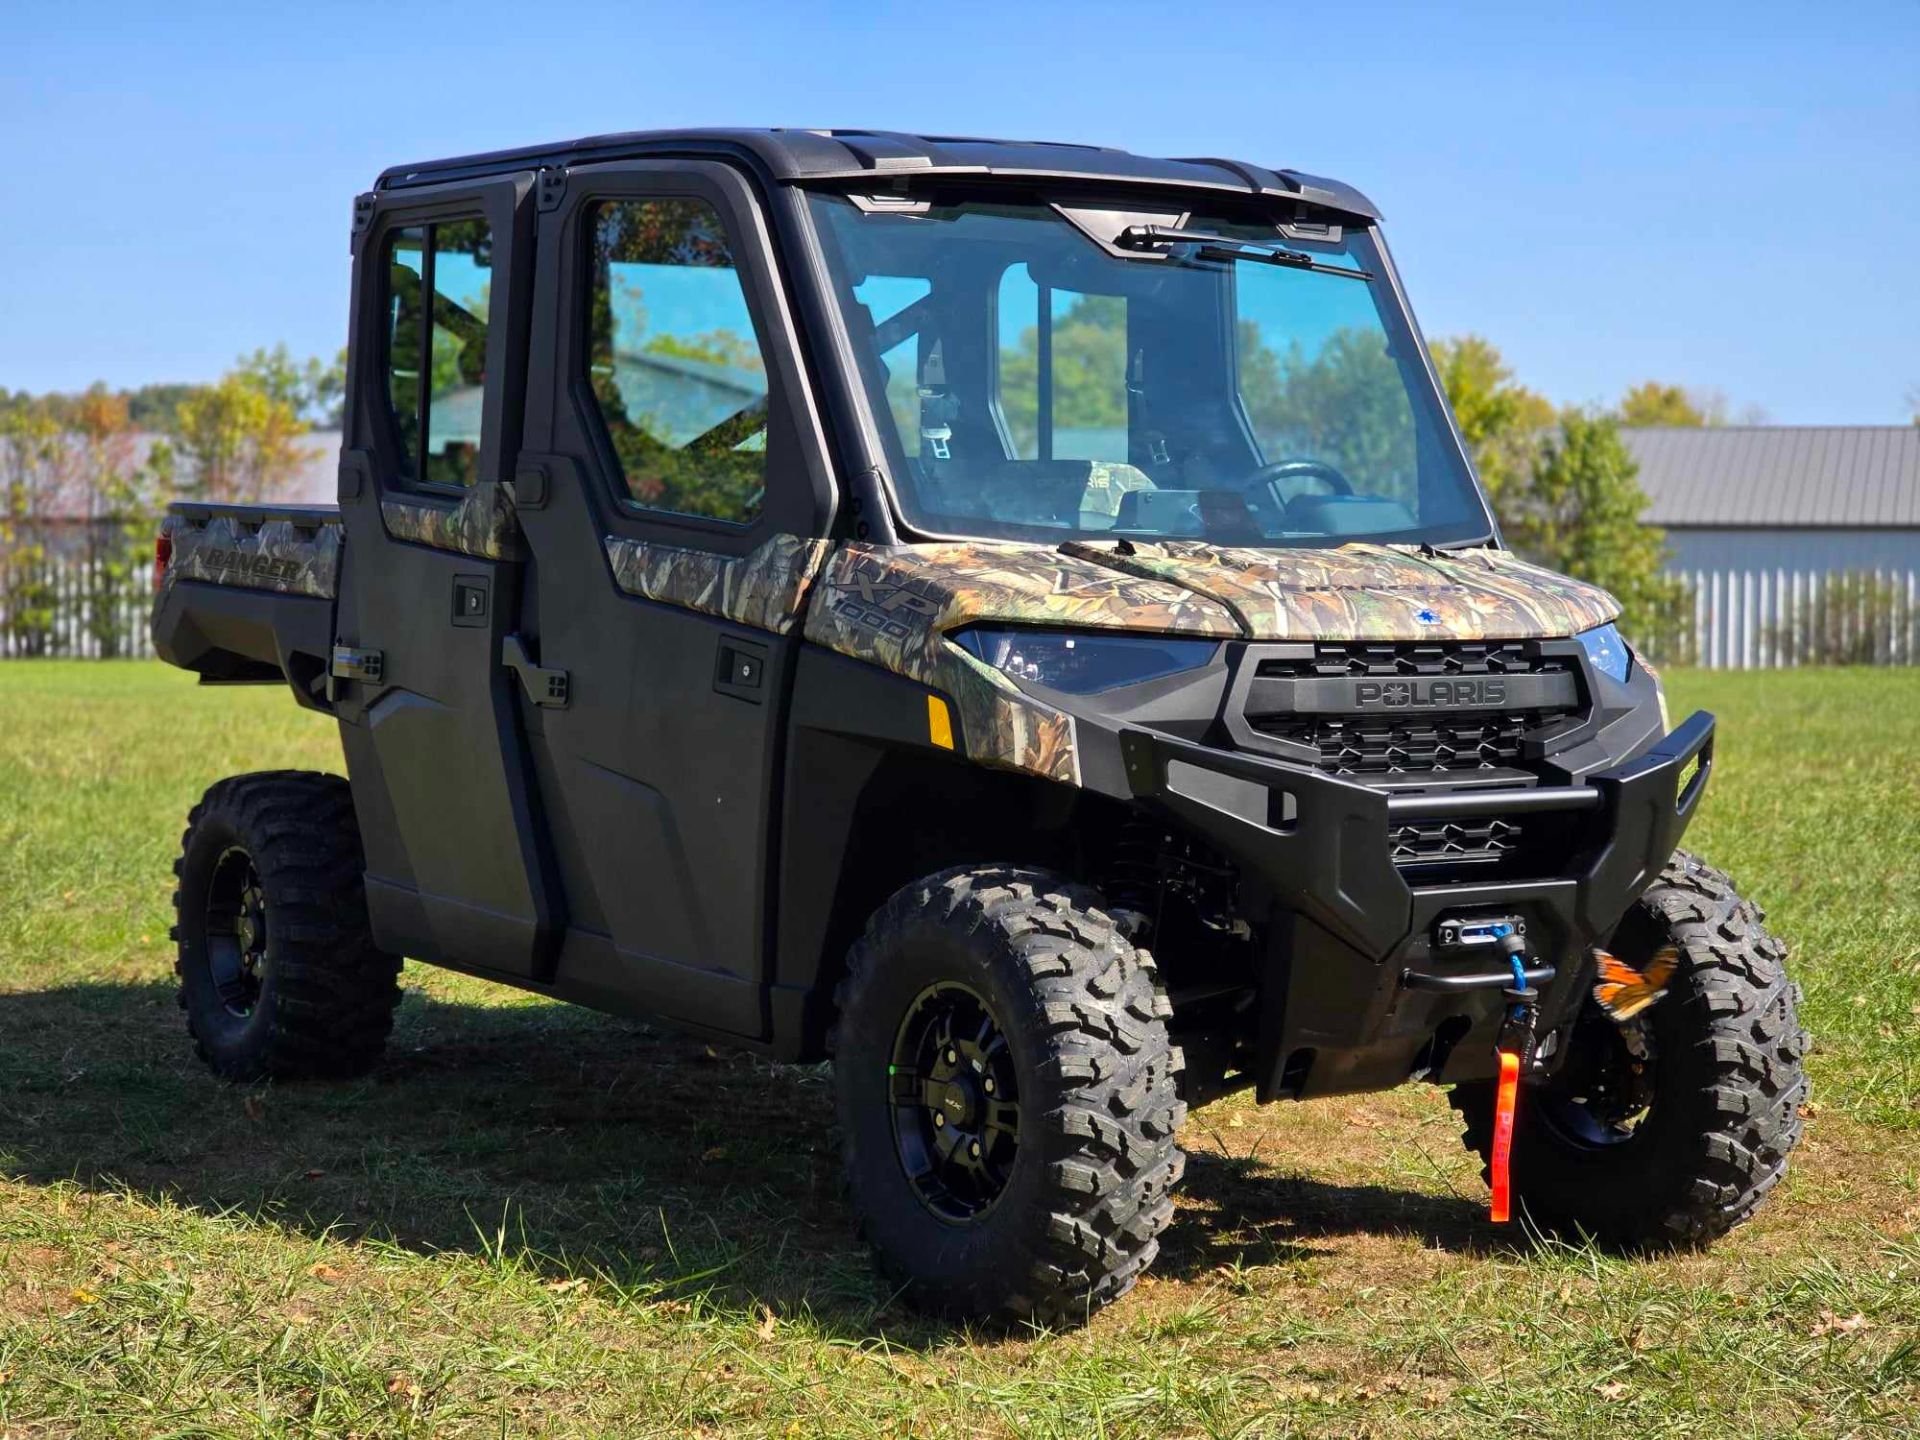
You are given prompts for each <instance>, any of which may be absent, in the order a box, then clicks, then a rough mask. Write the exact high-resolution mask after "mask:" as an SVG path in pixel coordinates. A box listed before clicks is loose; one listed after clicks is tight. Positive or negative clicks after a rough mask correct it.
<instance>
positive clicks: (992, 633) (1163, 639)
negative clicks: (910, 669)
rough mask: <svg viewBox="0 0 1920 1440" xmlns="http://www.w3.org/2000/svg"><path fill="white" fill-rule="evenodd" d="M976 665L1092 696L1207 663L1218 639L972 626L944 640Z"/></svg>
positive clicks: (1218, 644)
mask: <svg viewBox="0 0 1920 1440" xmlns="http://www.w3.org/2000/svg"><path fill="white" fill-rule="evenodd" d="M947 638H948V639H950V640H952V641H953V643H954V644H956V645H958V646H960V647H961V648H962V649H964V650H965V651H966V652H967V653H968V654H970V655H972V656H973V657H974V658H975V659H977V660H983V661H985V662H986V663H987V664H989V665H991V666H993V668H994V669H996V670H998V671H1000V672H1001V673H1002V674H1005V675H1010V676H1012V677H1013V678H1014V679H1015V680H1027V681H1031V682H1032V683H1033V684H1035V685H1045V686H1046V687H1047V688H1048V689H1050V690H1064V691H1065V692H1066V693H1067V694H1069V695H1091V694H1093V693H1094V692H1095V691H1096V690H1111V689H1113V687H1114V686H1116V685H1137V684H1139V683H1140V682H1141V681H1142V680H1157V679H1159V678H1160V677H1161V676H1162V675H1173V674H1177V673H1178V672H1180V671H1182V670H1193V669H1197V668H1198V667H1199V666H1202V665H1204V664H1206V663H1207V662H1208V661H1209V660H1211V659H1212V658H1213V655H1214V652H1215V651H1216V650H1218V649H1219V648H1220V642H1219V641H1217V640H1176V639H1173V638H1171V637H1167V636H1160V635H1067V634H1062V633H1060V632H1059V631H1056V630H1023V629H1019V628H1016V627H1012V626H1009V627H1005V628H1002V627H997V626H985V625H976V626H973V627H972V628H970V629H967V630H962V631H960V632H959V633H957V634H954V635H950V636H948V637H947Z"/></svg>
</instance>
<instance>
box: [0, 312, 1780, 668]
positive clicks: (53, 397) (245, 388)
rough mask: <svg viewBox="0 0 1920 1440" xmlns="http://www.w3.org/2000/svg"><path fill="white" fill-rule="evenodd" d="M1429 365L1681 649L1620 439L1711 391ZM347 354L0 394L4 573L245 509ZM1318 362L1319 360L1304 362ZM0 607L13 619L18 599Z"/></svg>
mask: <svg viewBox="0 0 1920 1440" xmlns="http://www.w3.org/2000/svg"><path fill="white" fill-rule="evenodd" d="M1101 318H1103V317H1099V316H1094V315H1087V316H1077V317H1076V316H1071V315H1070V316H1067V317H1063V319H1062V322H1061V324H1060V325H1059V326H1058V328H1057V329H1056V332H1055V336H1054V355H1055V365H1056V367H1058V374H1059V376H1064V377H1071V376H1072V375H1074V374H1078V373H1083V372H1084V373H1085V374H1086V375H1089V376H1093V375H1098V374H1102V373H1105V371H1106V369H1107V368H1110V367H1103V366H1102V365H1101V364H1100V363H1099V361H1100V359H1101V358H1102V357H1101V356H1099V355H1096V354H1092V353H1089V354H1088V355H1086V356H1082V357H1080V358H1079V360H1076V358H1075V356H1076V347H1077V346H1080V345H1085V346H1086V347H1089V348H1090V349H1092V348H1097V347H1100V346H1102V345H1110V344H1111V343H1112V341H1113V339H1114V337H1113V335H1112V334H1111V333H1110V332H1111V328H1112V327H1111V326H1108V325H1103V324H1100V323H1097V321H1098V320H1100V319H1101ZM1106 358H1111V357H1106ZM1433 358H1434V363H1435V367H1436V369H1437V371H1438V373H1439V376H1440V379H1441V382H1442V384H1443V385H1444V386H1445V389H1446V392H1447V396H1448V399H1449V400H1450V401H1451V403H1452V407H1453V411H1454V414H1455V416H1456V418H1457V420H1458V422H1459V425H1460V429H1461V433H1462V435H1463V436H1464V438H1465V440H1466V442H1467V445H1468V447H1469V449H1470V450H1471V452H1472V454H1473V458H1474V461H1475V464H1476V467H1477V468H1478V470H1479V474H1480V479H1481V482H1482V484H1483V485H1484V486H1485V487H1486V490H1487V493H1488V495H1489V497H1490V498H1491V500H1492V503H1493V506H1494V510H1495V512H1496V514H1497V515H1498V516H1499V518H1500V522H1501V527H1502V530H1503V532H1504V533H1505V536H1506V538H1507V542H1508V543H1509V544H1510V545H1512V546H1513V547H1514V548H1515V549H1516V550H1518V551H1519V552H1520V553H1522V554H1523V555H1526V556H1527V557H1528V558H1530V559H1533V560H1536V561H1538V562H1539V563H1541V564H1543V565H1546V566H1548V567H1550V568H1552V569H1555V570H1559V571H1563V572H1565V573H1568V574H1571V575H1575V576H1578V577H1579V578H1581V579H1585V580H1591V581H1593V582H1594V583H1596V584H1600V585H1603V586H1605V587H1606V588H1607V589H1609V590H1611V591H1612V592H1613V593H1614V594H1615V595H1617V596H1618V597H1619V599H1620V601H1621V603H1622V604H1623V605H1624V606H1625V609H1626V619H1625V623H1626V625H1627V626H1628V627H1629V629H1630V632H1631V633H1633V634H1634V635H1636V636H1637V637H1639V638H1641V639H1642V640H1643V641H1644V642H1645V643H1647V644H1648V645H1650V646H1651V647H1652V648H1653V649H1654V650H1655V651H1656V653H1666V654H1669V655H1672V654H1684V649H1685V635H1686V632H1687V630H1688V628H1689V627H1690V620H1691V608H1692V603H1691V597H1690V596H1688V595H1687V594H1686V593H1685V591H1684V588H1683V586H1682V584H1681V582H1679V581H1678V580H1676V579H1675V578H1673V577H1671V576H1669V575H1667V574H1665V573H1663V564H1664V561H1665V559H1666V545H1665V537H1664V534H1663V533H1662V532H1661V531H1660V530H1659V529H1658V528H1657V527H1655V526H1652V525H1649V524H1648V523H1646V521H1645V519H1644V516H1645V513H1646V510H1647V506H1648V500H1647V496H1646V494H1645V492H1644V491H1643V490H1642V489H1641V488H1640V485H1639V481H1638V478H1637V466H1636V465H1635V463H1634V460H1633V457H1632V455H1631V453H1630V452H1629V451H1628V450H1627V448H1626V446H1625V444H1624V443H1623V441H1622V439H1621V435H1620V430H1621V428H1622V427H1623V426H1639V425H1688V426H1694V425H1713V424H1720V423H1725V422H1726V419H1727V406H1726V402H1725V401H1724V399H1723V398H1721V397H1719V396H1717V395H1714V394H1711V393H1704V394H1703V393H1702V392H1698V391H1692V390H1688V389H1685V388H1683V387H1681V386H1678V385H1673V384H1669V383H1665V382H1659V381H1651V380H1649V381H1646V382H1643V383H1641V384H1638V385H1635V386H1633V387H1632V388H1631V389H1629V390H1628V391H1627V392H1626V393H1625V394H1624V395H1622V396H1621V398H1620V400H1619V401H1618V403H1617V404H1615V405H1613V406H1611V407H1592V406H1584V407H1582V406H1555V405H1554V404H1552V403H1551V402H1550V401H1548V400H1547V399H1546V398H1545V397H1544V396H1542V395H1541V394H1539V393H1538V392H1537V391H1534V390H1532V389H1530V388H1528V387H1527V386H1525V385H1524V384H1522V383H1521V382H1520V381H1519V380H1518V379H1517V378H1516V377H1515V376H1514V374H1513V371H1512V369H1511V367H1510V366H1509V365H1508V364H1507V363H1506V361H1505V360H1504V359H1503V358H1502V356H1501V354H1500V352H1499V351H1498V350H1497V349H1496V348H1495V347H1494V346H1493V345H1492V344H1491V343H1490V342H1488V341H1487V340H1485V339H1484V338H1482V337H1480V336H1474V335H1469V336H1464V337H1460V338H1455V339H1443V340H1439V341H1436V342H1435V343H1434V345H1433ZM1367 359H1368V357H1365V356H1361V357H1358V358H1357V359H1356V358H1355V357H1352V356H1347V357H1345V358H1344V360H1343V359H1342V356H1340V355H1334V356H1332V357H1330V358H1329V357H1323V362H1324V364H1323V368H1326V369H1327V372H1328V373H1327V374H1325V375H1300V374H1291V373H1289V374H1287V375H1285V376H1276V375H1265V374H1264V373H1262V374H1260V375H1255V376H1254V377H1253V379H1254V380H1255V381H1256V382H1258V383H1256V384H1255V387H1254V388H1255V389H1256V391H1258V392H1259V394H1258V396H1257V397H1256V398H1257V399H1258V401H1259V404H1258V407H1257V408H1259V409H1260V410H1261V414H1262V417H1266V418H1270V419H1271V423H1272V424H1274V425H1276V426H1285V427H1286V428H1288V429H1297V428H1299V427H1300V426H1303V425H1304V426H1310V425H1311V423H1312V416H1311V415H1305V414H1294V413H1292V412H1294V411H1297V410H1299V409H1300V407H1301V405H1305V406H1306V408H1307V409H1308V410H1312V409H1314V408H1315V407H1314V406H1313V405H1312V404H1310V403H1309V402H1310V401H1311V400H1312V397H1313V396H1314V395H1316V394H1320V392H1321V391H1322V390H1325V389H1327V388H1328V387H1338V386H1339V385H1340V383H1341V381H1340V378H1339V375H1338V373H1336V372H1337V371H1338V370H1339V369H1340V368H1341V366H1344V365H1347V362H1349V361H1350V362H1352V365H1351V366H1347V368H1353V367H1358V366H1364V364H1365V363H1366V361H1367ZM344 360H345V357H344V354H343V355H341V356H337V357H335V358H334V359H332V360H322V359H320V358H317V357H316V358H309V359H304V360H297V359H295V358H294V357H293V356H292V355H291V354H290V353H289V352H288V350H287V348H286V346H285V345H279V346H276V347H274V348H273V349H271V350H267V349H261V350H256V351H254V352H253V353H252V354H251V355H246V356H243V357H241V358H240V360H239V361H237V362H236V364H235V365H234V366H233V368H232V369H231V370H229V371H228V372H227V373H226V374H225V375H223V376H222V377H221V378H220V379H219V380H217V381H215V382H213V383H211V384H203V385H181V384H161V385H147V386H142V387H139V388H137V389H132V390H118V391H116V390H111V389H109V388H108V387H107V386H106V385H104V384H96V385H94V386H92V387H91V388H89V389H87V390H85V391H83V392H81V393H79V394H47V395H31V394H25V393H21V394H9V393H7V392H6V391H4V390H0V559H4V560H6V561H8V562H10V565H9V572H10V573H12V574H16V575H18V574H21V573H27V572H30V571H31V570H32V568H33V567H32V565H31V563H30V562H31V561H32V559H33V558H34V555H33V551H34V548H35V547H36V546H44V543H45V540H44V535H42V534H40V533H38V532H39V527H36V526H34V525H33V524H32V523H31V522H33V521H35V520H39V519H45V518H50V517H52V516H56V515H58V516H66V517H83V518H86V519H89V520H92V521H94V522H96V525H97V526H98V525H105V526H107V527H109V528H111V527H115V526H123V527H124V528H125V530H126V534H127V540H128V543H127V544H126V545H125V546H118V545H115V544H113V543H111V540H109V542H108V543H107V544H106V546H105V548H104V550H103V551H102V553H101V554H100V556H99V557H98V559H97V564H98V565H99V566H100V567H101V569H102V571H103V572H104V573H106V575H107V578H108V579H109V580H113V579H115V576H116V573H117V572H119V571H123V570H128V571H130V570H132V569H134V568H137V567H138V566H139V565H140V564H141V563H143V562H142V559H141V557H142V555H143V552H144V547H145V544H146V540H147V536H148V534H149V533H150V531H151V527H152V521H153V519H154V517H155V515H156V514H157V512H158V511H159V510H160V509H161V508H162V507H163V506H164V505H165V503H166V502H167V501H168V500H172V499H205V500H212V501H242V502H244V501H249V500H257V499H260V498H262V497H263V496H271V495H273V494H275V493H276V492H278V491H280V490H282V489H283V488H284V487H285V485H286V484H287V483H288V482H289V480H290V479H291V478H292V476H293V475H294V474H295V473H296V471H297V470H298V468H299V467H300V465H301V464H302V463H303V460H304V451H305V447H304V446H303V445H302V443H301V439H302V437H303V436H304V435H306V434H307V433H308V432H310V431H312V430H313V429H315V428H324V427H326V426H328V425H337V424H338V421H339V409H340V403H341V398H342V394H343V392H344V383H345V364H344ZM1081 361H1084V363H1081ZM1335 361H1340V362H1341V365H1335V364H1334V362H1335ZM1013 363H1016V364H1017V363H1018V360H1017V357H1016V358H1014V360H1013ZM1315 364H1322V362H1308V368H1312V366H1314V365H1315ZM1283 381H1284V383H1282V382H1283ZM1075 388H1076V387H1074V386H1072V385H1071V384H1068V385H1064V386H1061V387H1060V392H1061V393H1059V396H1058V399H1057V402H1056V403H1057V404H1059V405H1060V406H1062V407H1063V410H1065V411H1071V410H1072V409H1073V407H1074V405H1075V403H1076V402H1075V400H1074V399H1073V393H1074V391H1075ZM1079 388H1082V389H1084V390H1085V391H1086V407H1085V408H1089V413H1088V415H1086V416H1084V417H1077V418H1078V419H1079V420H1080V421H1083V422H1084V423H1089V424H1111V423H1114V422H1116V421H1117V422H1118V423H1121V424H1124V423H1125V421H1124V416H1122V415H1118V414H1116V415H1108V414H1106V413H1105V411H1104V410H1103V409H1102V408H1101V406H1102V405H1107V407H1108V408H1112V403H1118V402H1113V401H1112V397H1106V398H1104V399H1103V398H1102V392H1100V391H1099V390H1098V389H1097V387H1095V386H1094V385H1092V384H1089V385H1087V386H1084V387H1079ZM1022 390H1023V387H1019V386H1014V387H1011V391H1010V393H1013V394H1020V393H1022ZM1269 391H1271V392H1272V393H1271V394H1268V392H1269ZM1322 398H1323V399H1325V398H1326V397H1325V396H1324V395H1323V396H1322ZM1110 402H1111V403H1110ZM1296 402H1298V403H1296ZM1321 408H1327V407H1321ZM1269 410H1270V411H1272V412H1273V414H1272V416H1271V417H1267V412H1268V411H1269ZM1017 418H1018V417H1016V419H1017ZM1743 418H1750V417H1743ZM1016 428H1018V427H1017V426H1016ZM1262 428H1263V429H1264V428H1265V426H1264V424H1263V427H1262ZM23 562H28V563H25V564H23ZM4 598H5V599H6V600H7V601H8V602H9V610H10V612H11V613H12V614H14V615H15V616H16V617H17V616H18V615H19V614H20V613H21V610H22V606H21V603H20V602H21V600H22V597H21V596H20V595H18V594H9V595H8V596H6V597H4ZM29 608H30V607H29Z"/></svg>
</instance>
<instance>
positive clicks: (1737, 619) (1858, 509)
mask: <svg viewBox="0 0 1920 1440" xmlns="http://www.w3.org/2000/svg"><path fill="white" fill-rule="evenodd" d="M1623 434H1624V437H1625V439H1626V443H1627V447H1628V449H1629V450H1631V451H1632V453H1633V456H1634V459H1635V460H1637V461H1638V462H1639V465H1640V486H1641V488H1642V489H1644V490H1645V491H1646V492H1647V495H1648V497H1649V498H1650V499H1651V501H1652V505H1651V507H1650V508H1649V510H1648V512H1647V518H1648V519H1649V520H1651V521H1652V522H1654V523H1655V524H1657V525H1661V526H1664V527H1665V529H1666V531H1667V543H1668V546H1669V547H1670V549H1671V550H1672V552H1673V560H1672V565H1671V568H1672V569H1673V570H1674V571H1675V572H1676V573H1677V574H1679V575H1680V576H1682V577H1683V578H1684V579H1685V580H1686V581H1687V582H1688V583H1689V584H1690V585H1691V586H1692V588H1693V592H1694V631H1695V643H1696V645H1697V647H1698V651H1699V658H1700V660H1701V662H1702V663H1703V664H1708V665H1723V666H1732V667H1736V668H1747V667H1751V666H1762V665H1783V664H1794V663H1797V662H1799V661H1802V660H1806V659H1809V658H1815V655H1816V652H1818V654H1819V655H1820V656H1822V657H1824V658H1833V657H1834V655H1835V654H1840V655H1843V656H1845V657H1847V658H1853V659H1858V660H1863V661H1866V660H1871V661H1876V662H1879V663H1906V664H1912V663H1915V662H1917V661H1920V635H1917V634H1916V624H1917V623H1920V426H1916V425H1715V426H1706V427H1692V428H1649V429H1628V430H1626V431H1624V432H1623Z"/></svg>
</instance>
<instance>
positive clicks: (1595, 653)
mask: <svg viewBox="0 0 1920 1440" xmlns="http://www.w3.org/2000/svg"><path fill="white" fill-rule="evenodd" d="M1578 639H1579V641H1580V643H1581V645H1582V646H1584V647H1585V649H1586V652H1587V658H1588V659H1589V660H1591V661H1592V662H1593V668H1594V669H1596V670H1598V671H1599V672H1600V673H1601V674H1602V675H1606V676H1609V677H1611V678H1612V679H1614V680H1618V681H1620V682H1621V683H1622V684H1624V683H1625V682H1626V678H1627V671H1628V669H1629V668H1631V666H1632V665H1633V652H1632V651H1631V650H1629V649H1627V642H1626V641H1624V640H1622V639H1621V638H1620V631H1619V629H1618V628H1617V627H1616V626H1613V625H1599V626H1596V627H1594V628H1593V629H1591V630H1584V631H1582V632H1581V633H1580V635H1579V636H1578Z"/></svg>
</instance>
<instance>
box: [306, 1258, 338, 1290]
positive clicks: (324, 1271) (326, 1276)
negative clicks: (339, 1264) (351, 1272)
mask: <svg viewBox="0 0 1920 1440" xmlns="http://www.w3.org/2000/svg"><path fill="white" fill-rule="evenodd" d="M307 1274H309V1275H311V1276H313V1278H314V1279H316V1280H324V1281H326V1282H327V1284H329V1285H332V1284H335V1283H336V1282H338V1281H341V1280H344V1279H346V1278H347V1272H346V1271H344V1270H337V1269H335V1268H334V1267H333V1266H331V1265H329V1264H327V1262H326V1261H324V1260H322V1261H321V1262H320V1263H319V1264H317V1265H309V1266H308V1267H307Z"/></svg>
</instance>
